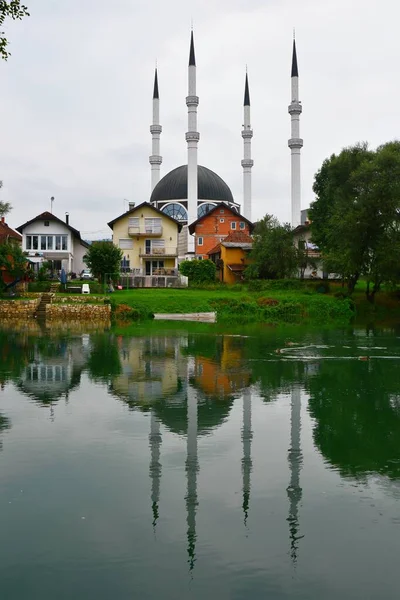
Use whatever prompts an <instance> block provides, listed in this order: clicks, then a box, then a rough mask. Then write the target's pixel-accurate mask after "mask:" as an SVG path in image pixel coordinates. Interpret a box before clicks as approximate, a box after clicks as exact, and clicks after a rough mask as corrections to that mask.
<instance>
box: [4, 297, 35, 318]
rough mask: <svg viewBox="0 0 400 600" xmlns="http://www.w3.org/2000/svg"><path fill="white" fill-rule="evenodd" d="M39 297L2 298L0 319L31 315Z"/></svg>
mask: <svg viewBox="0 0 400 600" xmlns="http://www.w3.org/2000/svg"><path fill="white" fill-rule="evenodd" d="M39 302H40V299H39V298H37V299H36V300H2V301H1V302H0V320H3V319H15V318H26V317H33V315H34V314H35V311H36V309H37V307H38V306H39Z"/></svg>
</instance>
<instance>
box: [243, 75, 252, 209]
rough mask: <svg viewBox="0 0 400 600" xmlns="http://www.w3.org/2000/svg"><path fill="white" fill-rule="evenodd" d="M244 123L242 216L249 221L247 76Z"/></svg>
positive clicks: (249, 174) (249, 147)
mask: <svg viewBox="0 0 400 600" xmlns="http://www.w3.org/2000/svg"><path fill="white" fill-rule="evenodd" d="M243 105H244V106H243V111H244V123H243V129H242V138H243V160H242V167H243V215H244V216H245V217H246V219H249V221H251V169H252V167H253V164H254V161H253V160H252V158H251V138H252V137H253V130H252V128H251V125H250V92H249V78H248V75H247V68H246V78H245V82H244V103H243Z"/></svg>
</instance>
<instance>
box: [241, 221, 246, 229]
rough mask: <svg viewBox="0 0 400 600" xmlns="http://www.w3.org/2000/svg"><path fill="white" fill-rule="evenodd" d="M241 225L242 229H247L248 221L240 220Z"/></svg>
mask: <svg viewBox="0 0 400 600" xmlns="http://www.w3.org/2000/svg"><path fill="white" fill-rule="evenodd" d="M239 227H240V229H245V228H246V223H245V222H244V221H240V225H239Z"/></svg>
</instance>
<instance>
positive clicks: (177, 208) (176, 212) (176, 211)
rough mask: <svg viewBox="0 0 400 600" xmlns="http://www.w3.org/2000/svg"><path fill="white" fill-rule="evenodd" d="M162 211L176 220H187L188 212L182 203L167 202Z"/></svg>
mask: <svg viewBox="0 0 400 600" xmlns="http://www.w3.org/2000/svg"><path fill="white" fill-rule="evenodd" d="M162 211H163V212H164V213H165V214H166V215H168V216H170V217H172V218H173V219H175V220H176V221H187V212H186V210H185V209H184V208H183V206H181V205H180V204H175V203H172V204H167V206H163V208H162Z"/></svg>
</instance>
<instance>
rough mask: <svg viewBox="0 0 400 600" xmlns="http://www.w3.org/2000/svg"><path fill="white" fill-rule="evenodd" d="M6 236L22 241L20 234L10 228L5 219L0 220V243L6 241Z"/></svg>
mask: <svg viewBox="0 0 400 600" xmlns="http://www.w3.org/2000/svg"><path fill="white" fill-rule="evenodd" d="M8 238H12V239H14V240H18V241H19V242H22V235H20V234H19V233H17V232H16V231H14V229H11V227H9V226H8V225H7V223H6V222H5V221H2V220H0V244H1V243H4V242H6V241H7V239H8Z"/></svg>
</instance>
